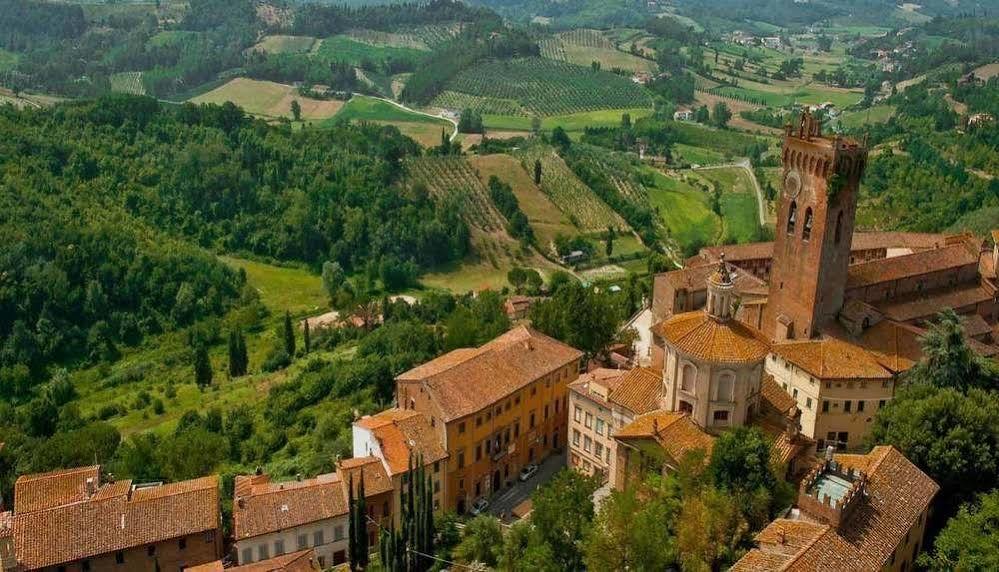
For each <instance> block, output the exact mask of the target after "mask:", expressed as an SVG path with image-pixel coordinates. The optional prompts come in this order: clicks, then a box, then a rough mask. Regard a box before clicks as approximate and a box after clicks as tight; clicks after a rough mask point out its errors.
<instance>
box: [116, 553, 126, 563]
mask: <svg viewBox="0 0 999 572" xmlns="http://www.w3.org/2000/svg"><path fill="white" fill-rule="evenodd" d="M114 563H115V564H124V563H125V553H124V552H122V551H121V550H119V551H118V552H115V553H114Z"/></svg>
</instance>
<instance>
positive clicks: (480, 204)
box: [406, 156, 505, 232]
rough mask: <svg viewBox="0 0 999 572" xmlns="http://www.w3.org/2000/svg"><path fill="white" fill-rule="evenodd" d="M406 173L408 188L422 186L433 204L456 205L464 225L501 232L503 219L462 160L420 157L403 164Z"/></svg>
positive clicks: (469, 167)
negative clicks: (435, 202) (465, 223)
mask: <svg viewBox="0 0 999 572" xmlns="http://www.w3.org/2000/svg"><path fill="white" fill-rule="evenodd" d="M406 169H407V170H408V176H407V179H406V181H407V184H408V185H410V186H412V185H417V184H423V185H425V186H426V187H427V190H428V191H430V195H431V196H432V197H434V200H436V201H437V202H439V203H441V204H444V205H446V206H454V205H457V208H459V209H460V210H461V213H462V217H463V218H464V219H465V220H466V221H467V222H468V224H470V225H472V226H474V227H476V228H479V229H481V230H484V231H486V232H502V231H503V229H504V227H505V221H504V219H503V215H501V214H500V213H499V211H497V210H496V207H495V206H493V203H492V201H491V200H490V199H489V191H487V190H486V187H485V185H483V184H482V181H481V180H479V177H478V175H476V174H475V170H474V169H472V166H471V165H469V164H468V161H466V160H465V158H464V157H460V156H450V157H420V158H416V159H411V160H409V161H406Z"/></svg>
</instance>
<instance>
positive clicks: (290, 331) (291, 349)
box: [283, 310, 295, 358]
mask: <svg viewBox="0 0 999 572" xmlns="http://www.w3.org/2000/svg"><path fill="white" fill-rule="evenodd" d="M283 334H284V351H286V352H287V353H288V357H291V358H294V357H295V325H294V324H293V323H292V321H291V313H290V312H288V311H287V310H285V312H284V331H283Z"/></svg>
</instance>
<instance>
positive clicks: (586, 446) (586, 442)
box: [583, 436, 593, 453]
mask: <svg viewBox="0 0 999 572" xmlns="http://www.w3.org/2000/svg"><path fill="white" fill-rule="evenodd" d="M592 448H593V439H590V437H589V436H586V437H583V450H584V451H586V452H587V453H589V452H590V449H592Z"/></svg>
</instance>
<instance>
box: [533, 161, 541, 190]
mask: <svg viewBox="0 0 999 572" xmlns="http://www.w3.org/2000/svg"><path fill="white" fill-rule="evenodd" d="M534 184H535V185H540V184H541V159H535V160H534Z"/></svg>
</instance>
